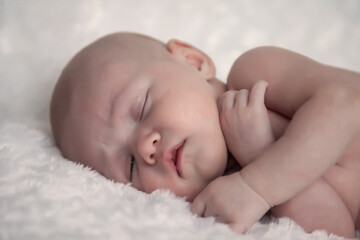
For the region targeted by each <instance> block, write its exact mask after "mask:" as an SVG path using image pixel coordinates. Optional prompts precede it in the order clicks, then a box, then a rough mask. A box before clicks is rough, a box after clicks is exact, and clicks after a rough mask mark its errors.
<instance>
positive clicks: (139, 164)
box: [51, 33, 360, 237]
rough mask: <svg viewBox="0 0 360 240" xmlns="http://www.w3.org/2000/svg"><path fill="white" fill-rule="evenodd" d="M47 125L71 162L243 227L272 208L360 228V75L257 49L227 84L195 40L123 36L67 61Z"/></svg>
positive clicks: (318, 222)
mask: <svg viewBox="0 0 360 240" xmlns="http://www.w3.org/2000/svg"><path fill="white" fill-rule="evenodd" d="M51 125H52V130H53V135H54V138H55V141H56V144H57V146H58V147H59V149H60V150H61V152H62V154H63V155H64V156H65V157H66V158H67V159H69V160H71V161H75V162H79V163H82V164H84V165H86V166H89V167H91V168H92V169H94V170H96V171H98V172H99V173H100V174H102V175H104V176H105V177H106V178H109V179H112V180H114V181H116V182H121V183H131V185H132V186H133V187H135V188H137V189H139V190H141V191H144V192H147V193H151V192H153V191H154V190H156V189H169V190H171V191H173V192H174V193H175V194H176V195H177V196H180V197H185V198H186V200H187V201H189V202H191V211H192V212H193V213H195V214H197V215H199V216H202V217H209V216H213V217H215V218H216V220H217V221H219V222H223V223H226V224H228V225H229V226H230V227H231V229H233V230H234V231H236V232H238V233H242V232H244V231H246V230H247V229H249V228H250V227H251V226H252V225H253V224H254V223H255V222H256V221H258V220H259V219H260V218H261V217H262V216H264V214H265V213H266V212H268V211H269V210H270V212H271V215H273V216H275V217H289V218H291V219H293V220H294V221H295V222H297V223H298V224H299V225H300V226H302V227H303V228H304V229H305V230H306V231H308V232H311V231H314V230H316V229H324V230H326V231H328V233H335V234H337V235H341V236H345V237H354V234H355V229H359V228H360V217H359V208H360V74H359V73H355V72H351V71H347V70H344V69H340V68H335V67H331V66H327V65H323V64H320V63H318V62H316V61H314V60H311V59H309V58H307V57H304V56H302V55H300V54H297V53H294V52H291V51H288V50H284V49H281V48H276V47H259V48H256V49H252V50H250V51H248V52H246V53H244V54H242V55H241V56H240V57H239V58H238V59H237V60H236V61H235V63H234V65H233V67H232V69H231V71H230V73H229V76H228V79H227V83H226V84H224V83H223V82H221V81H219V80H218V79H217V78H216V77H215V66H214V63H213V61H212V60H211V59H210V58H209V57H208V56H207V55H206V54H205V53H204V52H202V51H201V50H199V49H197V48H195V47H194V46H191V45H190V44H187V43H184V42H182V41H179V40H170V41H168V42H167V43H166V44H165V43H162V42H160V41H158V40H156V39H153V38H150V37H148V36H143V35H140V34H135V33H115V34H111V35H108V36H105V37H103V38H101V39H99V40H97V41H95V42H94V43H92V44H90V45H89V46H87V47H85V48H84V49H83V50H81V51H80V52H79V53H78V54H76V55H75V57H73V59H72V60H71V61H70V62H69V64H68V65H67V66H66V67H65V69H64V70H63V72H62V74H61V76H60V78H59V80H58V82H57V84H56V86H55V89H54V92H53V96H52V101H51Z"/></svg>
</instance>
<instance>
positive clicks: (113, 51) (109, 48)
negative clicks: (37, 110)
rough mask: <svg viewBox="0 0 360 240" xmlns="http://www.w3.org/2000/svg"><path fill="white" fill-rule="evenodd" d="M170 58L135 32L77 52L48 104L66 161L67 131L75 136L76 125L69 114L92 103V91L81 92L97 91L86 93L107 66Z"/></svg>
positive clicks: (159, 44) (159, 45) (163, 49)
mask: <svg viewBox="0 0 360 240" xmlns="http://www.w3.org/2000/svg"><path fill="white" fill-rule="evenodd" d="M169 55H170V54H169V52H168V51H167V49H166V45H165V44H164V43H162V42H160V41H158V40H156V39H153V38H150V37H147V36H144V35H139V34H135V33H115V34H111V35H107V36H105V37H103V38H100V39H98V40H97V41H95V42H93V43H91V44H90V45H88V46H86V47H85V48H84V49H82V50H81V51H80V52H79V53H77V54H76V55H75V56H74V57H73V58H72V59H71V61H70V62H69V63H68V64H67V66H66V67H65V68H64V70H63V71H62V73H61V75H60V77H59V79H58V81H57V84H56V86H55V89H54V92H53V95H52V100H51V104H50V119H51V127H52V131H53V135H54V139H55V142H56V144H57V146H58V147H59V148H60V150H61V151H62V153H63V154H64V155H65V156H66V157H68V158H69V155H71V153H69V152H68V148H67V145H68V144H70V143H69V141H71V139H69V138H68V135H69V134H68V133H69V131H70V132H73V133H74V131H76V130H77V126H76V124H75V123H74V124H70V123H71V122H72V121H73V120H77V119H74V116H73V114H72V111H77V110H78V109H75V108H76V106H74V105H76V104H77V102H79V101H83V102H84V101H85V102H86V101H90V100H91V99H90V98H91V96H93V95H92V94H91V92H90V94H82V93H84V91H91V90H94V89H96V87H93V88H91V90H89V89H90V87H89V86H90V85H93V86H95V85H97V84H98V82H99V81H101V79H102V75H104V74H106V69H107V68H108V67H109V66H112V65H115V64H117V63H121V62H140V61H150V60H154V59H157V58H165V57H169ZM81 98H82V99H81ZM87 98H89V99H87ZM74 122H76V121H74ZM79 134H80V133H79ZM79 137H80V136H79ZM71 160H73V159H71ZM80 162H81V161H80Z"/></svg>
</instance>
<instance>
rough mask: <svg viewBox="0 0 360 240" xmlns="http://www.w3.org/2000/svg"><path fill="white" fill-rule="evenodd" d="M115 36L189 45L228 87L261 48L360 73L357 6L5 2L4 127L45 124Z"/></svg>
mask: <svg viewBox="0 0 360 240" xmlns="http://www.w3.org/2000/svg"><path fill="white" fill-rule="evenodd" d="M115 31H135V32H140V33H144V34H148V35H151V36H153V37H156V38H158V39H160V40H163V41H167V40H168V39H170V38H179V39H182V40H185V41H188V42H190V43H192V44H193V45H195V46H197V47H199V48H200V49H202V50H204V51H205V52H206V53H208V54H209V55H210V57H212V58H213V60H214V61H215V63H216V66H217V70H218V71H217V73H218V74H217V75H218V77H219V78H220V79H222V80H224V81H225V80H226V76H227V72H228V71H229V68H230V67H231V64H232V62H233V61H234V60H235V58H236V57H237V56H238V55H239V54H241V53H242V52H244V51H246V50H248V49H250V48H253V47H256V46H259V45H276V46H280V47H285V48H288V49H291V50H294V51H298V52H300V53H303V54H305V55H308V56H310V57H312V58H314V59H316V60H318V61H321V62H324V63H327V64H331V65H337V66H340V67H345V68H349V69H352V70H356V71H360V1H357V0H316V1H314V0H302V1H298V0H288V1H285V0H272V1H268V0H263V1H257V0H218V1H216V0H198V1H197V0H182V1H171V0H152V1H145V0H129V1H125V0H104V1H101V0H78V1H75V0H74V1H72V0H58V1H55V0H28V1H26V0H23V1H20V0H2V1H1V0H0V123H2V122H3V121H20V122H23V121H33V120H35V121H42V122H47V121H48V104H49V100H50V96H51V91H52V88H53V86H54V83H55V81H56V79H57V77H58V76H59V74H60V71H61V69H62V67H63V66H64V65H65V64H66V62H67V61H68V60H69V59H70V58H71V57H72V56H73V55H74V54H75V53H76V52H77V51H78V50H79V49H80V48H81V47H83V46H84V45H86V44H88V43H89V42H91V41H93V40H95V39H96V38H98V37H100V36H103V35H104V34H107V33H111V32H115Z"/></svg>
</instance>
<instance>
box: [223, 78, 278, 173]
mask: <svg viewBox="0 0 360 240" xmlns="http://www.w3.org/2000/svg"><path fill="white" fill-rule="evenodd" d="M267 86H268V83H267V82H265V81H258V82H256V83H255V84H254V86H253V87H252V89H251V90H250V91H249V90H247V89H241V90H239V91H235V90H230V91H227V92H225V93H224V94H223V96H222V97H221V98H220V100H219V104H220V106H219V107H220V123H221V129H222V131H223V134H224V136H225V140H226V144H227V147H228V149H229V151H230V152H231V153H232V154H233V156H234V157H235V158H236V160H237V161H238V162H239V164H240V165H241V166H242V167H244V166H245V165H246V164H247V163H249V162H250V161H251V160H253V159H254V158H256V157H257V156H258V155H259V154H260V153H261V152H262V151H264V150H265V148H266V147H268V146H269V145H270V144H271V143H273V142H274V134H273V132H272V129H271V125H270V120H269V116H268V113H267V109H266V107H265V104H264V98H265V92H266V88H267Z"/></svg>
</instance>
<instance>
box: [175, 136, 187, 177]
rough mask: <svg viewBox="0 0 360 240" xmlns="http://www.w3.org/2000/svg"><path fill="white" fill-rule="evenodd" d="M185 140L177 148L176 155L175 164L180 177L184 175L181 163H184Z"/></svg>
mask: <svg viewBox="0 0 360 240" xmlns="http://www.w3.org/2000/svg"><path fill="white" fill-rule="evenodd" d="M185 142H186V141H185V140H184V141H183V142H182V144H181V145H180V147H179V148H178V149H177V150H176V155H175V156H176V157H175V166H176V171H177V173H178V175H179V176H180V177H182V168H181V164H182V153H183V150H184V146H185Z"/></svg>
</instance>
